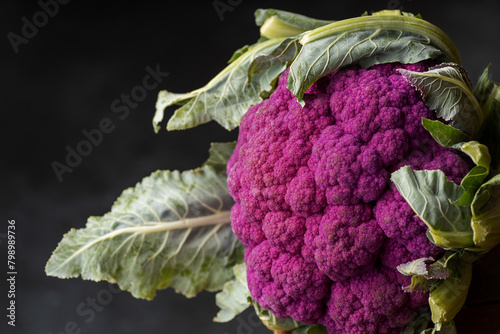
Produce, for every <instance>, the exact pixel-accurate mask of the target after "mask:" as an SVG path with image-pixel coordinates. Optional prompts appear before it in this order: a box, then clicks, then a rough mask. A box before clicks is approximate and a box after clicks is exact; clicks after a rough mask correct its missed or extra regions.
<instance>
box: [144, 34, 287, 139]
mask: <svg viewBox="0 0 500 334" xmlns="http://www.w3.org/2000/svg"><path fill="white" fill-rule="evenodd" d="M281 42H283V39H282V38H277V39H270V40H267V41H265V42H261V43H257V44H254V45H252V46H250V47H249V48H248V50H246V52H244V53H242V54H240V55H239V56H237V57H236V58H235V57H232V59H231V60H232V62H231V63H230V64H229V65H228V66H227V67H226V68H225V69H224V70H222V71H221V72H220V73H219V74H217V76H215V77H214V78H213V79H212V80H211V81H210V82H209V83H207V84H206V85H205V86H204V87H202V88H199V89H196V90H194V91H192V92H189V93H185V94H178V93H171V92H168V91H166V90H163V91H161V92H160V93H159V95H158V100H157V102H156V113H155V116H154V118H153V127H154V129H155V132H158V131H159V129H160V126H159V123H160V122H161V121H162V120H163V117H164V112H165V108H167V107H169V106H172V105H174V104H177V105H182V106H181V107H180V108H178V109H177V110H176V111H175V112H174V115H173V116H172V117H171V118H170V120H169V122H168V124H167V129H168V130H182V129H187V128H192V127H195V126H198V125H200V124H204V123H207V122H209V121H212V120H215V121H216V122H217V123H219V124H220V125H221V126H223V127H224V128H226V129H227V130H232V129H234V128H235V127H237V126H238V125H239V122H240V120H241V117H242V116H243V115H244V114H245V112H246V111H247V109H248V108H249V107H250V106H251V105H253V104H257V103H259V102H260V101H262V98H261V95H262V94H266V92H268V91H270V90H271V89H272V88H273V86H274V84H275V82H276V80H277V78H278V76H279V75H280V74H281V72H283V70H284V69H285V64H277V65H275V66H272V67H270V68H267V69H266V70H265V71H262V72H260V73H259V74H257V75H255V76H254V77H253V80H252V82H251V83H247V69H248V66H249V64H250V63H251V62H252V61H253V59H254V58H255V57H257V56H259V55H261V54H268V53H271V52H272V51H273V50H274V49H275V48H276V47H277V46H278V45H280V44H281Z"/></svg>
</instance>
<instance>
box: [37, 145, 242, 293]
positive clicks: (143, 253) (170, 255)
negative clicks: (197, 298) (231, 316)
mask: <svg viewBox="0 0 500 334" xmlns="http://www.w3.org/2000/svg"><path fill="white" fill-rule="evenodd" d="M216 151H217V150H212V155H213V153H214V152H216ZM232 205H233V200H232V198H231V196H230V195H229V192H228V189H227V185H226V173H225V171H220V170H216V169H214V168H213V167H212V166H210V164H208V165H205V166H204V167H202V168H198V169H195V170H190V171H185V172H182V173H180V172H178V171H172V172H171V171H157V172H155V173H153V174H152V175H151V176H148V177H146V178H144V179H143V180H142V182H141V183H138V184H137V185H136V186H135V187H134V188H129V189H127V190H125V191H124V192H123V193H122V195H121V196H120V197H119V198H118V199H117V201H116V202H115V204H114V205H113V207H112V208H111V211H110V212H108V213H106V214H105V215H104V216H102V217H90V218H89V220H88V222H87V225H86V227H85V228H82V229H78V230H76V229H72V230H71V231H70V232H69V233H67V234H66V235H65V236H64V238H63V240H62V241H61V243H60V244H59V246H58V247H57V249H56V250H55V251H54V253H53V255H52V257H51V258H50V260H49V262H48V263H47V267H46V271H47V274H48V275H51V276H57V277H60V278H70V277H77V276H81V277H82V278H83V279H90V280H96V281H99V280H106V281H109V282H112V283H117V284H118V285H119V287H120V288H121V289H122V290H128V291H130V292H131V293H132V295H133V296H134V297H136V298H145V299H151V298H153V297H154V296H155V294H156V290H157V289H164V288H167V287H169V286H170V287H173V288H174V289H175V290H176V291H177V292H180V293H182V294H184V295H186V296H187V297H192V296H194V295H196V294H197V293H198V292H200V291H201V290H204V289H206V290H209V291H215V290H219V289H221V288H222V286H223V285H224V283H226V282H227V281H228V280H230V279H232V278H233V276H234V273H233V271H232V266H233V265H235V264H236V263H238V262H241V261H242V253H243V246H242V245H241V243H240V242H239V240H237V238H236V237H235V236H234V233H233V232H232V230H231V226H230V224H229V223H230V209H231V206H232Z"/></svg>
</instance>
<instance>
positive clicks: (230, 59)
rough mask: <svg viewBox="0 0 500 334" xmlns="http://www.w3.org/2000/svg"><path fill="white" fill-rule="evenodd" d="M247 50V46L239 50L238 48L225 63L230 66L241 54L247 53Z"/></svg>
mask: <svg viewBox="0 0 500 334" xmlns="http://www.w3.org/2000/svg"><path fill="white" fill-rule="evenodd" d="M249 48H250V46H249V45H244V46H242V47H241V48H239V49H238V50H236V51H234V53H233V55H232V56H231V58H229V60H228V61H227V63H228V64H231V63H232V62H233V61H235V60H236V59H238V58H239V57H240V56H241V55H242V54H244V53H245V52H247V51H248V49H249Z"/></svg>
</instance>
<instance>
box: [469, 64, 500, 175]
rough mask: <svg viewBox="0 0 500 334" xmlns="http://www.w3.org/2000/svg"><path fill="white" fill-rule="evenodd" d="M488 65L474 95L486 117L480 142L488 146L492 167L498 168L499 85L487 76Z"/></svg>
mask: <svg viewBox="0 0 500 334" xmlns="http://www.w3.org/2000/svg"><path fill="white" fill-rule="evenodd" d="M489 67H490V65H488V67H486V69H485V70H484V72H483V74H482V75H481V77H480V78H479V81H478V83H477V85H476V87H475V89H474V95H475V96H476V99H477V100H478V102H479V104H480V105H481V108H482V110H483V113H484V115H485V119H486V120H485V122H484V123H485V127H484V131H483V136H482V138H481V142H483V143H484V144H486V146H488V148H489V151H490V153H491V162H492V169H494V170H500V87H499V86H498V85H496V84H495V83H494V82H493V81H492V80H491V79H490V78H489V73H488V70H489Z"/></svg>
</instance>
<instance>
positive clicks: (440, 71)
mask: <svg viewBox="0 0 500 334" xmlns="http://www.w3.org/2000/svg"><path fill="white" fill-rule="evenodd" d="M398 71H399V72H400V73H401V74H402V75H403V76H404V77H405V78H406V80H408V81H409V82H410V83H411V84H412V85H413V86H415V87H416V88H417V89H418V90H419V91H420V92H421V93H422V95H423V98H424V100H425V102H426V104H427V106H428V107H429V108H430V109H433V110H434V111H435V112H436V115H437V117H439V118H442V119H444V120H446V121H449V125H451V126H452V127H454V128H456V129H459V130H460V131H462V132H464V133H466V134H467V135H469V136H471V137H474V136H476V135H477V134H478V132H479V131H480V129H481V126H482V124H483V118H484V117H483V111H482V109H481V107H480V106H479V103H478V102H477V100H476V98H475V96H474V93H473V91H472V86H471V84H470V81H469V79H468V78H467V73H465V70H464V69H463V68H462V67H460V66H459V65H457V64H453V63H445V64H440V65H438V66H435V67H433V68H431V69H430V70H429V71H426V72H413V71H408V70H405V69H398Z"/></svg>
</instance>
